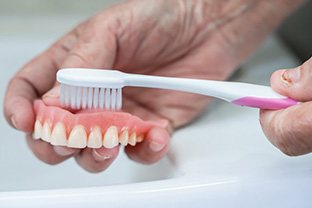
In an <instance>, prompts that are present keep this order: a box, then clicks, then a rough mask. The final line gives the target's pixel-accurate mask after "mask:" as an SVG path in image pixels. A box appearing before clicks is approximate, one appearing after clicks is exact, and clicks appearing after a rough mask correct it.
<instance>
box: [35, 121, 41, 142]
mask: <svg viewBox="0 0 312 208" xmlns="http://www.w3.org/2000/svg"><path fill="white" fill-rule="evenodd" d="M41 135H42V124H41V123H40V121H39V120H36V122H35V127H34V133H33V138H34V139H40V138H41Z"/></svg>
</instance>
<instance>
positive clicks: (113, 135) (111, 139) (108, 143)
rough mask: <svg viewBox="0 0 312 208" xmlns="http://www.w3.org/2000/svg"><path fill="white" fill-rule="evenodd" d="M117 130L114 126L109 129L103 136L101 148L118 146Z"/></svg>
mask: <svg viewBox="0 0 312 208" xmlns="http://www.w3.org/2000/svg"><path fill="white" fill-rule="evenodd" d="M118 142H119V141H118V130H117V127H116V126H111V127H109V128H108V129H107V130H106V132H105V134H104V141H103V146H104V147H106V148H109V149H110V148H113V147H116V146H117V145H118Z"/></svg>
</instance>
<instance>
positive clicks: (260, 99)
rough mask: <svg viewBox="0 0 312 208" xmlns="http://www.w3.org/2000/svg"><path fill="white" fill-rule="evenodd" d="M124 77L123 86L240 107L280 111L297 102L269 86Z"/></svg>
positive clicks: (156, 77) (198, 80)
mask: <svg viewBox="0 0 312 208" xmlns="http://www.w3.org/2000/svg"><path fill="white" fill-rule="evenodd" d="M124 78H125V82H126V86H136V87H151V88H158V89H170V90H178V91H184V92H191V93H197V94H202V95H207V96H212V97H217V98H220V99H223V100H225V101H228V102H232V103H234V104H237V105H242V106H249V107H257V108H263V109H281V108H286V107H289V106H292V105H295V104H297V103H298V102H297V101H294V100H292V99H289V98H287V97H284V96H282V95H280V94H278V93H276V92H274V91H273V90H272V89H271V88H270V87H268V86H262V85H255V84H248V83H240V82H226V81H211V80H200V79H189V78H171V77H160V76H149V75H137V74H127V76H125V77H124Z"/></svg>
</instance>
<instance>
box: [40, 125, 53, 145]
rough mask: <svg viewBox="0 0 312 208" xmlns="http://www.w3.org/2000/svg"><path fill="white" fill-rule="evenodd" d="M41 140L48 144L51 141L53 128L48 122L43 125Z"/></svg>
mask: <svg viewBox="0 0 312 208" xmlns="http://www.w3.org/2000/svg"><path fill="white" fill-rule="evenodd" d="M41 139H42V140H43V141H46V142H50V141H51V128H50V125H49V124H48V122H45V123H44V124H43V128H42V135H41Z"/></svg>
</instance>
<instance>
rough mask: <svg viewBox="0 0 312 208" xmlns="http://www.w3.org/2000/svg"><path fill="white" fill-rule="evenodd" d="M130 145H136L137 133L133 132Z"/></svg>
mask: <svg viewBox="0 0 312 208" xmlns="http://www.w3.org/2000/svg"><path fill="white" fill-rule="evenodd" d="M128 143H129V144H130V145H131V146H134V145H135V144H136V133H135V132H133V133H132V134H131V135H130V137H129V141H128Z"/></svg>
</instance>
